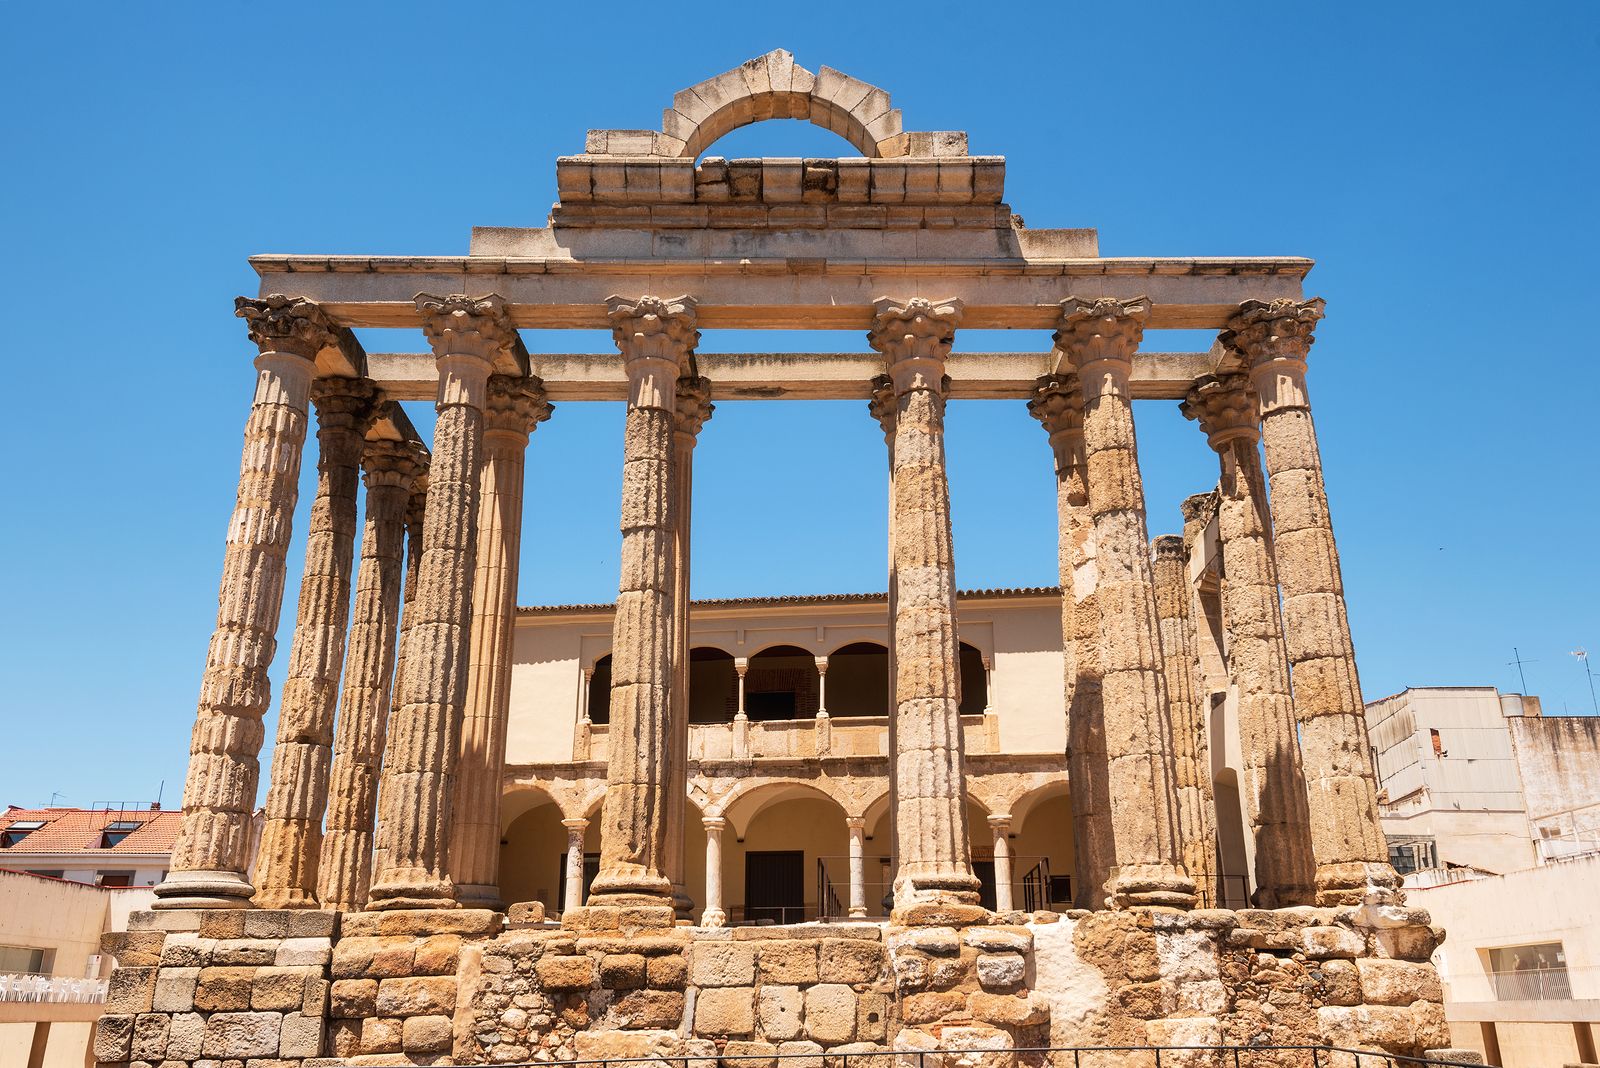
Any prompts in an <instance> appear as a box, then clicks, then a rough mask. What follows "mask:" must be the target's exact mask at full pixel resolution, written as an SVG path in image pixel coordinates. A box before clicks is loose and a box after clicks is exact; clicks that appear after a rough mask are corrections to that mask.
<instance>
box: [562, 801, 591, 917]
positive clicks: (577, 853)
mask: <svg viewBox="0 0 1600 1068" xmlns="http://www.w3.org/2000/svg"><path fill="white" fill-rule="evenodd" d="M561 826H563V827H565V828H566V829H567V888H566V895H565V898H566V900H565V903H564V904H563V905H562V907H561V910H562V911H563V912H565V911H566V910H567V909H576V908H582V907H583V836H584V834H585V832H587V831H588V829H589V821H588V820H585V819H576V820H562V821H561Z"/></svg>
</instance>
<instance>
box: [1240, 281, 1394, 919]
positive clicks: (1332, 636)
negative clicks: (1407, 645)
mask: <svg viewBox="0 0 1600 1068" xmlns="http://www.w3.org/2000/svg"><path fill="white" fill-rule="evenodd" d="M1322 308H1323V302H1322V301H1321V300H1310V301H1304V302H1300V301H1294V300H1274V301H1271V302H1266V301H1259V300H1250V301H1245V302H1244V303H1243V304H1242V305H1240V307H1239V314H1237V315H1235V316H1234V317H1233V318H1232V319H1230V320H1229V321H1228V329H1227V330H1226V331H1224V332H1223V334H1222V337H1221V339H1220V340H1221V341H1222V343H1223V344H1224V345H1226V346H1227V347H1228V348H1230V349H1233V350H1234V351H1236V352H1238V353H1240V354H1241V355H1242V356H1243V358H1244V361H1245V365H1246V368H1247V371H1248V374H1249V376H1250V381H1251V384H1252V385H1253V386H1254V388H1255V391H1256V393H1257V395H1258V396H1259V397H1260V404H1261V440H1262V444H1263V446H1264V447H1265V451H1266V468H1267V481H1268V485H1269V487H1270V489H1271V495H1272V519H1273V550H1274V553H1275V558H1276V562H1277V570H1278V580H1279V581H1280V582H1281V583H1282V584H1283V616H1284V638H1285V645H1286V648H1287V652H1288V659H1289V665H1290V672H1291V677H1292V679H1293V682H1294V705H1295V715H1296V717H1297V719H1298V722H1299V726H1300V749H1301V752H1302V754H1303V757H1304V762H1305V767H1306V768H1307V769H1309V770H1308V772H1307V778H1308V783H1307V786H1308V789H1309V791H1310V812H1311V849H1312V854H1313V856H1314V857H1315V861H1316V888H1317V904H1318V905H1328V906H1331V905H1341V904H1356V903H1359V902H1360V901H1361V900H1362V899H1363V897H1364V896H1365V895H1366V893H1367V890H1368V888H1369V887H1372V888H1376V889H1378V890H1382V891H1388V890H1392V889H1393V888H1395V887H1398V886H1399V884H1400V882H1399V877H1398V876H1397V875H1395V872H1394V869H1393V868H1392V867H1391V866H1390V865H1389V859H1388V858H1389V852H1388V847H1387V845H1386V843H1385V841H1384V837H1383V831H1382V829H1381V828H1380V827H1379V825H1378V791H1377V782H1376V781H1375V779H1374V777H1373V771H1372V764H1371V761H1370V756H1369V754H1370V752H1371V749H1370V748H1369V745H1370V743H1369V742H1368V739H1367V721H1366V715H1365V711H1364V708H1363V705H1362V700H1361V683H1360V680H1359V679H1358V678H1357V675H1356V658H1355V647H1354V645H1353V644H1352V643H1351V640H1350V619H1349V616H1348V614H1347V612H1346V609H1345V601H1344V580H1343V578H1342V576H1341V575H1340V572H1339V551H1338V548H1337V547H1336V546H1335V544H1334V540H1333V523H1332V520H1331V519H1330V517H1329V515H1328V494H1327V489H1326V488H1325V487H1324V485H1323V480H1322V455H1321V452H1320V451H1319V450H1318V447H1317V432H1316V427H1315V426H1314V425H1313V423H1312V421H1311V401H1310V398H1309V396H1308V394H1307V392H1306V356H1307V355H1308V354H1309V352H1310V350H1311V344H1312V341H1313V340H1314V339H1313V337H1312V331H1313V330H1314V329H1315V328H1316V325H1317V320H1319V319H1321V318H1322Z"/></svg>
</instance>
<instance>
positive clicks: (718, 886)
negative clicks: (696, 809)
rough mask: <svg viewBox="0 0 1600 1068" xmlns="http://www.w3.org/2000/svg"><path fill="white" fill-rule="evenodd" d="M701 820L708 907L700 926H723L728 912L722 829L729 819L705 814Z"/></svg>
mask: <svg viewBox="0 0 1600 1068" xmlns="http://www.w3.org/2000/svg"><path fill="white" fill-rule="evenodd" d="M700 822H701V823H702V824H703V825H704V826H705V829H706V909H705V912H704V913H702V914H701V917H700V926H701V927H722V926H725V925H726V924H727V922H728V914H727V913H726V912H724V911H723V910H722V829H723V828H724V827H726V826H727V825H728V821H727V820H725V819H723V818H722V817H720V816H705V817H702V818H701V820H700Z"/></svg>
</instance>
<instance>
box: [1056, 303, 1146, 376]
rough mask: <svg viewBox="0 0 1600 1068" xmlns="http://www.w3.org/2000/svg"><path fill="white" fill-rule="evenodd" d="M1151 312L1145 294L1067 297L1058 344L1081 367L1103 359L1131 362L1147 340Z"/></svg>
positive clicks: (1062, 310)
mask: <svg viewBox="0 0 1600 1068" xmlns="http://www.w3.org/2000/svg"><path fill="white" fill-rule="evenodd" d="M1149 314H1150V301H1149V300H1148V299H1146V298H1145V297H1135V298H1133V299H1132V300H1117V299H1116V298H1115V297H1097V298H1096V299H1094V300H1084V299H1083V298H1082V297H1068V298H1067V299H1066V300H1064V301H1062V302H1061V326H1060V328H1058V329H1057V330H1056V333H1055V342H1056V348H1058V349H1060V350H1061V352H1062V354H1063V355H1064V356H1066V358H1067V362H1068V363H1069V364H1071V365H1072V366H1073V367H1074V368H1076V369H1077V370H1079V371H1082V370H1083V369H1084V368H1085V367H1086V366H1088V365H1089V364H1092V363H1097V362H1100V361H1103V360H1109V361H1111V362H1114V363H1123V364H1131V362H1132V360H1133V354H1134V353H1135V352H1137V351H1138V350H1139V342H1141V341H1143V340H1144V321H1145V317H1146V316H1148V315H1149Z"/></svg>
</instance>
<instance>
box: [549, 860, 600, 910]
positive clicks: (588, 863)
mask: <svg viewBox="0 0 1600 1068" xmlns="http://www.w3.org/2000/svg"><path fill="white" fill-rule="evenodd" d="M599 874H600V854H599V853H585V854H584V855H583V899H584V900H585V901H587V900H589V888H590V887H591V886H593V885H594V877H595V876H596V875H599ZM556 911H557V912H565V911H567V855H566V854H565V853H562V854H561V882H560V883H559V884H557V886H556Z"/></svg>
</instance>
